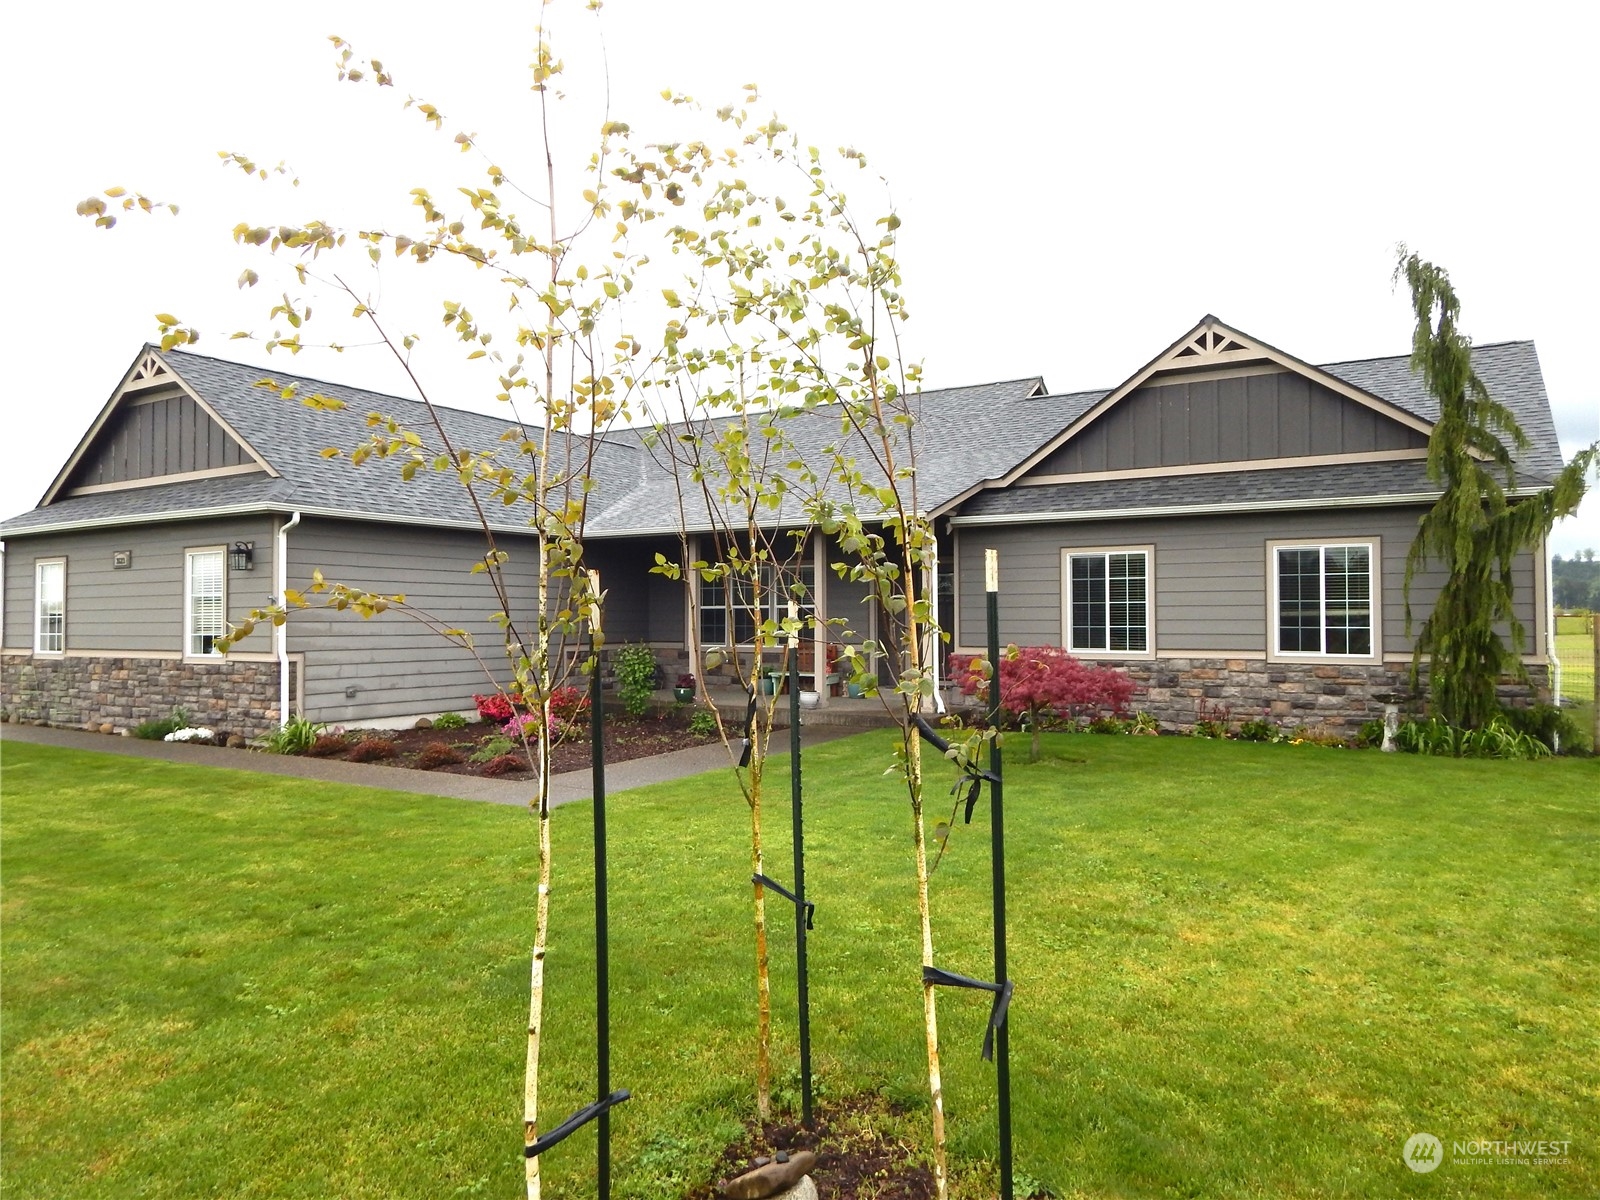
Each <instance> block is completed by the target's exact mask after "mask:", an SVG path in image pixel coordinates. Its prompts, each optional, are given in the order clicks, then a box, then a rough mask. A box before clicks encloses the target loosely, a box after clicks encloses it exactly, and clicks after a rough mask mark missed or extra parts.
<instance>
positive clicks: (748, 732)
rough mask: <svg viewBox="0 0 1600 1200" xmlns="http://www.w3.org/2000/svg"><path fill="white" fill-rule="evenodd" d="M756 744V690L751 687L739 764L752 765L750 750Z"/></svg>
mask: <svg viewBox="0 0 1600 1200" xmlns="http://www.w3.org/2000/svg"><path fill="white" fill-rule="evenodd" d="M755 744H756V690H755V688H754V687H752V688H751V689H750V703H749V704H748V705H747V706H746V707H745V710H744V740H743V741H742V742H741V743H740V745H739V765H740V766H741V767H748V766H749V765H750V751H751V749H752V748H753V747H754V746H755Z"/></svg>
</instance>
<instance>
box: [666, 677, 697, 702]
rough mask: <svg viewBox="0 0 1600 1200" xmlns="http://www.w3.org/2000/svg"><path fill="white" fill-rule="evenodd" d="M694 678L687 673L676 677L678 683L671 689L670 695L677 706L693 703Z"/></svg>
mask: <svg viewBox="0 0 1600 1200" xmlns="http://www.w3.org/2000/svg"><path fill="white" fill-rule="evenodd" d="M694 688H695V682H694V676H693V675H692V674H690V673H689V672H688V671H685V672H684V673H683V674H682V675H679V676H678V682H677V683H675V684H674V685H673V687H672V694H673V696H674V697H675V698H676V699H677V701H678V703H679V704H692V703H694Z"/></svg>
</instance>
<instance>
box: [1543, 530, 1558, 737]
mask: <svg viewBox="0 0 1600 1200" xmlns="http://www.w3.org/2000/svg"><path fill="white" fill-rule="evenodd" d="M1543 549H1544V608H1545V613H1544V645H1545V654H1546V655H1547V656H1548V657H1549V659H1550V703H1551V704H1553V705H1555V706H1556V707H1557V708H1560V707H1561V656H1560V655H1558V654H1557V653H1556V569H1555V565H1554V564H1553V563H1551V561H1550V542H1549V540H1548V539H1546V540H1545V542H1544V545H1543ZM1558 748H1559V747H1558Z"/></svg>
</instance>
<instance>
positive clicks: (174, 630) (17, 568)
mask: <svg viewBox="0 0 1600 1200" xmlns="http://www.w3.org/2000/svg"><path fill="white" fill-rule="evenodd" d="M274 528H275V522H274V519H273V518H272V517H269V516H266V515H264V514H263V515H260V516H242V517H230V518H227V519H225V520H215V521H171V522H160V523H153V524H148V525H139V526H127V527H123V528H112V529H95V530H85V531H82V532H73V533H48V534H34V535H15V534H14V535H12V536H11V537H9V538H7V539H6V557H5V572H6V580H5V604H6V612H5V647H6V649H7V650H31V649H32V647H33V588H34V563H35V562H36V561H37V560H38V559H41V558H65V559H66V560H67V606H66V618H67V619H66V635H67V636H66V642H67V653H68V654H80V653H110V652H121V653H126V654H133V655H139V654H162V655H176V654H180V653H182V651H183V602H184V601H183V571H184V557H183V556H184V551H185V550H186V549H191V548H197V547H202V546H231V545H232V544H233V543H234V542H254V543H255V556H254V564H253V569H252V570H249V571H233V570H229V571H228V572H227V573H226V574H227V585H226V586H227V605H228V620H229V622H230V623H233V622H237V621H239V620H242V619H243V618H244V617H245V616H246V615H248V614H249V612H250V610H251V609H252V608H257V607H259V606H261V605H264V604H266V603H268V602H269V600H270V599H271V597H272V552H273V530H274ZM119 550H127V551H130V552H131V553H132V556H133V560H132V565H130V566H129V567H127V568H125V569H117V568H113V567H112V565H111V561H112V558H111V556H112V553H113V552H114V551H119ZM238 648H239V650H240V651H242V652H245V653H260V654H267V653H271V651H272V641H271V638H270V636H269V635H268V634H267V633H266V632H265V631H264V630H263V631H258V632H256V633H254V634H252V635H251V636H250V637H249V638H247V639H245V640H244V641H242V642H240V643H239V647H238Z"/></svg>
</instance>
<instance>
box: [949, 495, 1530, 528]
mask: <svg viewBox="0 0 1600 1200" xmlns="http://www.w3.org/2000/svg"><path fill="white" fill-rule="evenodd" d="M1539 490H1540V489H1538V488H1518V489H1516V490H1515V491H1509V492H1507V493H1506V495H1507V496H1508V497H1509V498H1511V499H1514V500H1515V499H1521V498H1523V497H1524V496H1536V495H1538V494H1539ZM1439 496H1440V493H1439V492H1412V493H1408V494H1405V495H1379V496H1334V497H1327V498H1321V497H1312V498H1310V499H1301V500H1244V501H1238V500H1235V501H1228V502H1225V503H1221V504H1159V505H1150V506H1148V507H1145V508H1072V509H1058V510H1057V511H1055V512H1030V513H994V514H971V515H968V516H964V517H959V516H958V517H951V518H950V524H951V525H952V526H962V525H970V526H978V525H1044V524H1055V523H1057V522H1061V521H1111V520H1121V519H1125V518H1130V517H1190V516H1204V515H1207V514H1227V513H1256V512H1293V511H1305V510H1314V509H1319V508H1380V507H1386V506H1392V505H1402V504H1404V505H1411V504H1432V503H1433V502H1434V501H1436V500H1438V499H1439Z"/></svg>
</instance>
